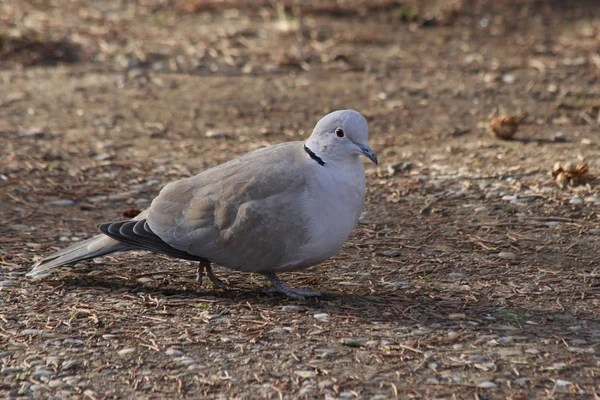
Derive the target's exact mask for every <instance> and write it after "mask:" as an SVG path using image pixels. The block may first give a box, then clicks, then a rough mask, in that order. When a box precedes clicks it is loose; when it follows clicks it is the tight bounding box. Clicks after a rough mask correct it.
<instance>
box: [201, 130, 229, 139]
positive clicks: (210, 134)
mask: <svg viewBox="0 0 600 400" xmlns="http://www.w3.org/2000/svg"><path fill="white" fill-rule="evenodd" d="M204 136H206V137H207V138H212V139H222V138H224V137H225V133H224V132H221V131H212V130H209V131H206V133H205V134H204Z"/></svg>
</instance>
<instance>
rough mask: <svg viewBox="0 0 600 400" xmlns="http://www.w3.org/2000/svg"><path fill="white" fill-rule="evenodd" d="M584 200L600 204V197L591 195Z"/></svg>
mask: <svg viewBox="0 0 600 400" xmlns="http://www.w3.org/2000/svg"><path fill="white" fill-rule="evenodd" d="M583 201H585V202H586V203H594V204H600V197H596V196H589V197H586V198H585V199H584V200H583Z"/></svg>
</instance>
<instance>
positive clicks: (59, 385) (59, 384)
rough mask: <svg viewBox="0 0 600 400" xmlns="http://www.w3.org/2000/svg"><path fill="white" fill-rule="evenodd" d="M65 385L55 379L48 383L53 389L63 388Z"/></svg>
mask: <svg viewBox="0 0 600 400" xmlns="http://www.w3.org/2000/svg"><path fill="white" fill-rule="evenodd" d="M63 385H64V382H63V381H61V380H59V379H53V380H51V381H50V382H48V386H49V387H51V388H52V389H56V388H59V387H62V386H63Z"/></svg>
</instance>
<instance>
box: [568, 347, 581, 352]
mask: <svg viewBox="0 0 600 400" xmlns="http://www.w3.org/2000/svg"><path fill="white" fill-rule="evenodd" d="M569 351H570V352H571V353H577V354H582V353H585V349H582V348H581V347H569Z"/></svg>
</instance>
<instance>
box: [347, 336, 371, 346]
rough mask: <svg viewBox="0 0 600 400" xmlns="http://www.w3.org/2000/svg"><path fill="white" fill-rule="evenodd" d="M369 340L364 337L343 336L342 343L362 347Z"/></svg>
mask: <svg viewBox="0 0 600 400" xmlns="http://www.w3.org/2000/svg"><path fill="white" fill-rule="evenodd" d="M367 341H368V340H367V339H364V338H343V339H341V340H340V343H341V344H343V345H346V346H350V347H360V346H364V345H365V343H367Z"/></svg>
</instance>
